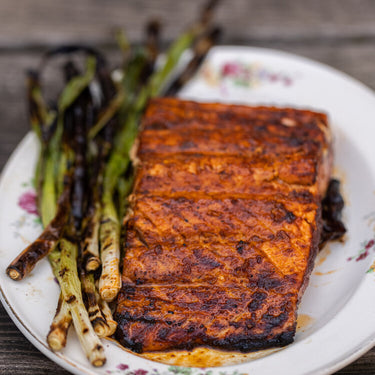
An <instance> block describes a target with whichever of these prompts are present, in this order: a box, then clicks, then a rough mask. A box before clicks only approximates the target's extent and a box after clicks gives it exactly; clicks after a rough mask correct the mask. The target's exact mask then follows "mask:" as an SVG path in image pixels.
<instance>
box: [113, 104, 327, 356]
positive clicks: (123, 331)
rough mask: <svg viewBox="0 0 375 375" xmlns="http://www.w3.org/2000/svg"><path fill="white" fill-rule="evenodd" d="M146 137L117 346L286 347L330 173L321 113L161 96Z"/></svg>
mask: <svg viewBox="0 0 375 375" xmlns="http://www.w3.org/2000/svg"><path fill="white" fill-rule="evenodd" d="M142 129H143V130H142V132H141V134H140V136H139V141H140V143H139V149H138V154H137V157H138V159H139V161H140V165H139V167H138V169H137V173H136V181H135V187H134V191H133V194H132V196H131V199H130V200H131V212H130V215H128V217H127V220H126V235H125V243H124V248H125V249H124V251H125V255H124V263H123V274H122V275H123V280H122V281H123V287H122V290H121V292H120V294H119V297H118V301H117V302H118V303H117V310H116V315H115V316H116V320H117V322H118V329H117V332H116V337H117V339H118V340H119V341H120V342H121V344H123V345H124V346H126V347H128V348H130V349H132V350H134V351H136V352H151V351H168V350H177V349H191V348H194V347H197V346H208V347H212V348H219V349H225V350H238V351H242V352H249V351H253V350H258V349H265V348H269V347H279V346H284V345H287V344H289V343H291V342H292V341H293V338H294V334H295V330H296V316H297V307H298V303H299V300H300V298H301V296H302V293H303V291H304V289H305V287H306V283H307V281H308V278H309V275H310V272H311V269H312V267H313V261H314V258H315V256H316V253H317V250H318V244H319V239H320V233H321V204H320V201H321V198H322V196H323V194H324V192H325V190H326V188H327V184H328V180H329V177H330V172H331V163H332V152H331V145H330V133H329V129H328V127H327V118H326V116H325V115H324V114H321V113H315V112H311V111H304V110H296V109H288V108H286V109H279V108H274V107H247V106H237V105H224V104H208V103H195V102H191V101H181V100H178V99H170V98H164V99H154V100H152V101H151V103H150V104H149V106H148V109H147V112H146V114H145V117H144V119H143V122H142Z"/></svg>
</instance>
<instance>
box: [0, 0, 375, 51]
mask: <svg viewBox="0 0 375 375" xmlns="http://www.w3.org/2000/svg"><path fill="white" fill-rule="evenodd" d="M203 3H204V0H189V1H174V0H157V1H150V0H128V1H121V0H112V1H105V0H81V1H76V0H65V1H50V0H33V1H30V0H18V1H17V4H14V1H13V0H2V1H1V2H0V14H1V23H0V49H1V48H10V49H13V48H17V47H27V48H30V47H32V46H44V45H51V44H55V43H60V42H62V41H64V42H77V41H81V42H89V43H94V44H96V45H98V44H103V45H106V44H108V43H110V44H112V43H113V39H112V37H111V31H112V30H113V29H114V28H115V27H122V28H126V30H127V33H128V35H129V38H130V39H131V40H132V41H134V40H138V41H139V40H140V38H141V35H142V28H141V27H140V25H143V24H144V22H145V21H146V20H147V19H148V18H149V17H151V16H152V17H158V18H160V19H161V20H162V21H163V23H164V24H165V28H164V35H165V38H166V39H168V40H170V39H171V38H172V37H174V36H175V35H176V34H177V33H178V32H179V31H181V30H182V29H183V27H184V26H186V25H187V24H188V23H189V22H190V21H191V20H192V19H194V18H195V17H196V14H197V10H198V9H199V7H200V6H201V5H202V4H203ZM374 13H375V2H374V1H372V0H360V1H353V0H316V1H308V2H307V1H295V0H283V1H280V0H251V1H249V0H230V1H222V3H221V4H220V5H219V7H218V12H217V20H218V23H220V24H222V25H223V27H224V28H225V30H226V38H225V40H226V41H232V42H233V41H236V42H241V41H242V42H243V41H246V42H249V41H250V42H256V41H264V40H270V41H272V40H273V41H275V40H279V41H285V40H293V41H301V40H310V41H314V40H316V39H318V40H331V41H332V40H333V39H339V40H343V39H355V40H361V39H371V40H373V39H374V38H375V23H374V22H373V15H374Z"/></svg>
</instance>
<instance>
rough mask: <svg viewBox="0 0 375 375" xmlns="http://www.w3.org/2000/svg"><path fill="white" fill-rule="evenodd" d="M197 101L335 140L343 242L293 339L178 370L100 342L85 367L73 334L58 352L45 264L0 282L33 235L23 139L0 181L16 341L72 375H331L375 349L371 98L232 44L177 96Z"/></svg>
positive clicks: (346, 80)
mask: <svg viewBox="0 0 375 375" xmlns="http://www.w3.org/2000/svg"><path fill="white" fill-rule="evenodd" d="M181 96H182V97H184V98H192V99H196V100H205V101H223V102H242V103H250V104H266V105H270V104H275V105H278V106H293V107H301V108H312V109H316V110H322V111H325V112H327V113H328V114H329V117H330V120H331V124H332V129H333V134H334V136H335V164H336V174H337V175H338V177H340V178H341V179H342V181H343V189H344V196H345V199H346V207H345V212H344V214H345V222H346V225H347V227H348V230H349V231H348V236H347V240H346V242H345V244H330V245H328V247H327V248H326V249H325V250H323V252H322V253H320V255H319V257H318V259H317V262H316V267H315V269H314V272H313V275H312V277H311V280H310V284H309V287H308V288H307V290H306V293H305V295H304V297H303V300H302V303H301V305H300V309H299V314H300V316H302V320H301V328H300V329H299V330H298V332H297V335H296V338H295V342H294V343H293V344H291V345H290V346H288V347H286V348H285V349H283V350H280V351H278V352H276V353H273V354H271V355H269V356H267V357H264V358H261V359H257V360H253V361H251V362H247V363H244V364H240V365H234V366H226V367H224V368H212V369H198V368H197V369H194V368H193V369H186V368H181V367H171V366H168V365H163V364H159V363H155V362H151V361H148V360H145V359H142V358H140V357H137V356H135V355H133V354H130V353H127V352H125V351H123V350H122V349H121V348H119V347H117V346H116V345H115V344H114V343H112V342H109V341H105V349H106V354H107V358H108V361H107V364H106V365H105V367H103V368H99V369H98V368H93V367H91V366H90V365H89V363H88V362H87V360H86V359H85V357H84V355H83V354H82V352H81V350H80V347H79V345H78V341H77V339H76V337H75V335H74V334H73V333H71V334H70V337H69V338H68V345H67V348H66V349H65V350H64V351H63V352H62V353H57V354H55V353H52V352H51V351H50V350H49V348H48V346H47V344H46V340H45V338H46V334H47V332H48V330H49V324H50V321H51V319H52V317H53V314H54V310H55V306H56V303H57V298H58V294H59V288H58V285H57V284H56V283H55V282H54V281H53V277H52V273H51V270H50V268H49V265H48V262H47V261H45V260H44V261H42V262H40V264H39V265H37V267H36V268H35V270H34V271H33V272H32V274H31V275H30V276H29V277H27V278H26V279H25V280H23V281H21V282H14V281H12V280H10V279H9V278H8V277H7V276H6V275H5V269H6V267H7V265H8V264H9V262H10V261H11V260H12V259H13V258H14V257H15V256H16V255H17V254H18V253H19V252H20V251H21V250H22V249H23V248H24V247H25V246H26V245H27V244H28V243H29V242H30V241H32V240H33V239H34V238H35V237H36V236H37V235H38V233H39V232H40V230H41V226H40V224H39V223H38V220H37V216H36V215H35V214H33V211H34V206H33V192H32V187H31V178H32V174H33V169H34V165H35V162H36V156H37V143H36V140H35V138H34V136H32V135H31V134H30V135H28V136H27V137H26V138H25V139H24V140H23V141H22V143H21V144H20V145H19V146H18V148H17V150H16V151H15V153H14V154H13V156H12V157H11V159H10V160H9V163H8V164H7V166H6V168H5V170H4V172H3V175H2V179H1V183H0V286H1V301H2V303H3V304H4V306H5V308H6V310H7V311H8V313H9V315H10V316H11V317H12V319H13V320H14V322H15V323H16V325H17V326H18V327H19V329H20V330H21V331H22V332H23V333H24V335H25V336H26V337H27V338H28V339H29V340H30V341H31V342H32V343H33V344H34V345H35V346H36V347H37V348H38V349H39V350H41V351H42V352H43V353H44V354H45V355H47V356H48V357H49V358H51V359H52V360H53V361H55V362H57V363H58V364H59V365H61V366H63V367H65V368H66V369H67V370H69V371H71V372H72V373H74V374H80V375H81V374H92V375H94V374H118V375H173V374H185V375H240V374H257V375H268V374H274V373H278V374H288V375H307V374H330V373H333V372H334V371H336V370H338V369H340V368H341V367H343V366H345V365H347V364H348V363H350V362H351V361H353V360H355V359H356V358H358V357H359V356H360V355H362V354H363V353H365V352H366V351H367V350H368V349H370V348H371V347H372V346H373V345H374V344H375V298H374V297H375V273H373V272H371V271H372V268H371V265H372V261H373V258H374V252H375V245H374V241H373V238H374V232H373V228H372V226H373V224H374V222H375V194H374V190H375V181H374V178H375V147H374V139H375V126H374V124H375V95H374V93H373V92H372V91H371V90H369V89H368V88H366V87H365V86H364V85H362V84H361V83H359V82H357V81H355V80H353V79H352V78H350V77H348V76H346V75H344V74H342V73H340V72H338V71H336V70H333V69H331V68H329V67H327V66H324V65H322V64H319V63H316V62H313V61H310V60H307V59H304V58H301V57H297V56H293V55H289V54H286V53H282V52H278V51H272V50H265V49H258V48H242V47H241V48H239V47H217V48H214V49H213V50H212V51H211V52H210V54H209V56H208V58H207V60H206V63H205V64H204V66H203V67H202V69H201V70H200V72H199V74H198V75H197V77H196V78H195V79H193V80H192V81H191V82H190V83H189V84H188V86H187V87H185V89H184V90H183V92H182V93H181Z"/></svg>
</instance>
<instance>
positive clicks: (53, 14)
mask: <svg viewBox="0 0 375 375" xmlns="http://www.w3.org/2000/svg"><path fill="white" fill-rule="evenodd" d="M201 4H202V1H201V0H189V1H176V0H128V1H122V0H111V1H105V0H64V1H53V0H33V1H30V0H18V1H17V2H15V1H13V0H1V2H0V170H1V169H2V168H3V166H4V164H5V163H6V161H7V159H8V157H9V156H10V154H11V152H12V151H13V149H14V148H15V147H16V145H17V144H18V142H19V141H20V140H21V139H22V138H23V136H24V135H25V134H26V132H27V131H28V123H27V118H26V105H25V88H24V71H25V69H27V68H28V67H33V66H35V64H36V63H37V62H38V60H39V58H40V54H41V52H42V51H44V50H46V49H47V48H48V47H50V46H54V45H56V44H62V43H72V42H74V43H77V42H79V43H89V44H92V45H95V46H98V47H99V48H101V49H102V50H104V51H105V52H107V53H108V54H109V56H110V59H111V61H112V62H113V63H115V62H116V59H117V60H118V59H119V56H118V53H116V52H115V50H116V47H115V44H114V41H113V37H112V32H113V30H114V29H115V28H117V27H121V28H123V29H125V30H126V32H127V35H128V36H129V38H130V40H131V41H132V42H137V41H140V40H141V37H142V25H144V23H145V21H146V20H147V19H149V18H150V17H154V16H156V17H157V18H159V19H160V20H161V21H162V22H163V24H164V25H165V26H164V34H163V35H164V40H165V41H169V40H171V39H172V38H173V37H174V36H176V35H177V34H178V33H179V32H180V31H181V30H182V29H183V28H184V26H186V25H188V24H189V21H190V20H192V19H193V18H194V17H195V14H196V13H197V11H198V9H199V7H200V5H201ZM374 14H375V1H373V0H358V1H355V0H315V1H296V0H283V1H280V0H227V1H223V2H222V3H221V4H220V6H219V8H218V11H217V21H218V23H219V24H221V25H222V26H223V28H224V30H225V34H224V36H223V40H222V43H223V44H240V45H249V46H260V47H268V48H275V49H280V50H284V51H288V52H292V53H296V54H299V55H302V56H306V57H309V58H312V59H315V60H318V61H320V62H323V63H326V64H328V65H331V66H333V67H335V68H337V69H340V70H342V71H344V72H346V73H348V74H350V75H351V76H353V77H355V78H357V79H359V80H360V81H362V82H363V83H365V84H366V85H368V86H369V87H371V88H373V89H375V22H374ZM0 272H3V271H2V270H1V271H0ZM353 324H355V320H354V319H353ZM51 373H53V374H55V375H63V374H68V372H67V371H65V370H64V369H62V368H60V367H59V366H58V365H56V364H55V363H54V362H51V361H50V360H49V359H47V358H46V357H45V356H44V355H43V354H41V353H40V352H39V351H38V350H37V349H35V348H34V347H33V345H31V344H30V343H29V342H28V341H27V339H26V338H25V337H24V336H23V335H22V334H21V333H20V331H19V330H18V329H17V328H16V326H15V325H14V324H13V322H12V321H11V319H10V318H9V317H8V315H7V314H6V312H5V310H4V308H3V307H2V306H1V304H0V374H12V375H21V374H22V375H23V374H29V375H36V374H38V375H40V374H51ZM279 373H280V374H283V372H282V369H280V372H279ZM337 374H341V375H344V374H375V349H373V350H371V351H369V352H368V353H367V354H365V355H364V356H363V357H362V358H360V359H358V360H357V361H356V362H354V363H353V364H351V365H349V366H348V367H346V368H344V369H342V370H340V371H339V372H337Z"/></svg>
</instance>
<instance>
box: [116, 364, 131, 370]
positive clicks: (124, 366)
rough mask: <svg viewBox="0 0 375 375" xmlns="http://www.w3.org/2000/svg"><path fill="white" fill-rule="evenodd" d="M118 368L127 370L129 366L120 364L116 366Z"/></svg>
mask: <svg viewBox="0 0 375 375" xmlns="http://www.w3.org/2000/svg"><path fill="white" fill-rule="evenodd" d="M116 368H117V369H119V370H127V369H128V368H129V366H128V365H125V364H124V363H120V364H119V365H117V366H116Z"/></svg>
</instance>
